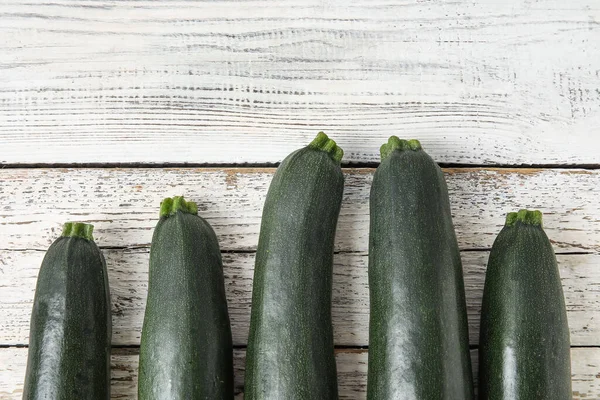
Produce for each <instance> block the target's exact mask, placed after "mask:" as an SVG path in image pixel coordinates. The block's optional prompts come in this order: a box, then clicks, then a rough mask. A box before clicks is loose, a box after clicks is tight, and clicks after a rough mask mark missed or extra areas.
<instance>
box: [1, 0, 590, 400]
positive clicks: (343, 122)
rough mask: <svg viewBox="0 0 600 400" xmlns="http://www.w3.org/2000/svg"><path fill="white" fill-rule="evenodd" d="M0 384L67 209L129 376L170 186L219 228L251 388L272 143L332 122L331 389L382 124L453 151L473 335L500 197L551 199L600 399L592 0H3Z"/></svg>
mask: <svg viewBox="0 0 600 400" xmlns="http://www.w3.org/2000/svg"><path fill="white" fill-rule="evenodd" d="M0 21H2V22H1V23H0V71H1V73H0V141H1V142H0V143H1V144H0V163H1V164H2V166H3V167H4V168H3V169H0V398H2V399H19V398H20V397H21V394H22V386H23V376H24V369H25V362H26V355H27V343H28V335H29V316H30V311H31V306H32V299H33V295H34V288H35V282H36V276H37V273H38V269H39V266H40V263H41V260H42V258H43V256H44V252H45V250H46V249H47V247H48V246H49V244H50V243H51V242H52V241H53V240H54V239H55V238H56V237H57V236H58V235H59V232H60V229H61V224H62V223H63V222H65V221H67V220H79V221H85V222H89V223H92V224H94V225H95V227H96V229H95V236H96V241H97V243H98V244H99V245H100V246H101V247H102V248H103V251H104V254H105V255H106V258H107V263H108V267H109V273H110V285H111V294H112V305H113V326H114V327H113V370H112V396H113V398H122V399H135V398H136V397H137V396H136V379H137V358H138V346H139V341H140V330H141V324H142V317H143V310H144V304H145V298H146V289H147V268H148V250H149V244H150V238H151V234H152V230H153V227H154V225H155V223H156V220H157V216H158V207H159V203H160V200H161V199H162V198H163V197H166V196H173V195H181V194H183V195H185V196H186V197H187V198H190V199H192V200H194V201H197V202H198V203H199V205H200V210H201V211H200V213H201V215H202V216H203V217H205V218H206V219H207V220H208V221H209V222H210V223H211V224H212V225H213V227H214V228H215V230H216V232H217V234H218V236H219V239H220V243H221V247H222V250H223V258H224V262H225V274H226V285H227V294H228V301H229V308H230V315H231V319H232V327H233V335H234V343H235V347H236V350H235V357H236V392H237V393H239V397H240V398H241V397H242V396H243V395H242V393H243V374H244V354H245V345H246V341H247V334H248V323H249V316H250V296H251V289H252V274H253V262H254V250H255V249H256V244H257V238H258V230H259V225H260V216H261V209H262V204H263V200H264V197H265V194H266V190H267V188H268V185H269V182H270V179H271V176H272V174H273V171H274V168H273V167H275V166H276V164H277V163H278V162H279V161H281V160H282V158H283V157H285V155H287V154H288V153H289V152H290V151H292V150H294V149H296V148H298V147H300V146H303V145H305V144H306V143H307V142H308V141H310V140H311V139H312V137H313V136H314V135H315V133H316V132H317V131H318V130H321V129H322V130H325V131H326V132H327V133H328V134H330V136H331V137H332V138H334V139H335V140H337V141H338V143H339V144H340V146H341V147H343V148H344V150H345V151H346V155H345V158H344V163H345V164H344V166H345V167H346V168H345V170H344V172H345V175H346V189H345V195H344V204H343V208H342V213H341V217H340V222H339V227H338V235H337V242H336V255H335V267H334V275H335V276H334V295H333V296H334V299H333V319H334V321H333V322H334V326H335V342H336V345H337V360H338V369H339V371H338V373H339V383H340V394H341V397H342V398H344V399H363V398H365V383H366V380H365V373H366V369H367V351H368V334H367V332H368V329H367V328H368V306H369V299H368V288H367V237H368V219H369V217H368V194H369V187H370V183H371V179H372V173H373V167H375V166H376V165H377V162H378V151H377V149H378V147H379V146H380V145H381V144H382V143H383V142H384V141H386V140H387V138H388V136H389V135H391V134H396V135H398V136H400V137H404V138H417V139H420V140H421V142H422V144H423V146H424V148H425V149H426V150H427V151H428V152H429V153H430V154H431V155H432V156H433V157H434V159H435V160H436V161H438V162H440V163H441V164H442V165H443V166H444V167H445V169H444V171H445V173H446V178H447V180H448V185H449V189H450V197H451V202H452V210H453V213H454V222H455V225H456V230H457V235H458V240H459V244H460V247H461V249H462V258H463V263H464V273H465V282H466V290H467V301H468V311H469V323H470V335H471V345H472V349H473V350H472V355H473V359H474V361H475V364H476V363H477V356H476V353H477V342H478V330H479V329H478V325H479V310H480V303H481V295H482V289H483V282H484V274H485V267H486V262H487V258H488V254H489V249H490V246H491V244H492V242H493V240H494V238H495V236H496V234H497V233H498V232H499V230H500V229H501V226H502V225H503V220H504V216H505V214H506V213H507V212H509V211H514V210H517V209H519V208H523V207H527V208H537V209H540V210H541V211H542V212H543V213H544V219H545V227H546V231H547V233H548V235H549V237H550V238H551V240H552V241H553V244H554V248H555V250H556V253H557V258H558V261H559V266H560V272H561V276H562V281H563V287H564V291H565V297H566V302H567V308H568V316H569V325H570V329H571V343H572V369H573V397H574V398H576V399H591V398H596V399H597V398H600V208H599V207H598V199H599V198H600V170H598V169H599V168H600V22H599V21H600V4H599V3H598V2H597V1H596V0H572V1H569V2H565V1H557V0H537V1H519V0H506V1H491V0H484V1H478V2H456V1H444V0H410V1H407V0H400V1H390V0H361V1H354V2H352V1H351V2H348V1H337V0H295V1H284V0H271V1H266V0H239V1H234V0H219V1H184V0H168V1H167V0H162V1H149V0H148V1H144V0H140V1H131V0H112V1H109V0H95V1H92V0H87V1H82V0H53V1H50V2H48V1H37V0H30V1H25V0H3V1H2V2H1V3H0Z"/></svg>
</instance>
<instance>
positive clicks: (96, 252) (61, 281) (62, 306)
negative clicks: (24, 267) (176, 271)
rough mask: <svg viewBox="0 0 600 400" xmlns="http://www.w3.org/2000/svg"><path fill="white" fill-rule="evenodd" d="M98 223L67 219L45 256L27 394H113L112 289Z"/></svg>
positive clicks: (47, 396)
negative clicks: (97, 240)
mask: <svg viewBox="0 0 600 400" xmlns="http://www.w3.org/2000/svg"><path fill="white" fill-rule="evenodd" d="M93 228H94V227H93V226H92V225H89V224H84V223H79V222H76V223H71V222H68V223H66V224H65V225H64V229H63V233H62V235H61V237H59V238H58V239H56V241H54V243H52V245H51V246H50V248H49V249H48V251H47V253H46V256H45V257H44V261H43V262H42V266H41V268H40V272H39V275H38V279H37V286H36V289H35V298H34V300H33V311H32V313H31V331H30V334H29V354H28V360H27V371H26V373H25V387H24V389H23V399H26V400H29V399H82V400H85V399H94V400H96V399H97V400H106V399H109V398H110V346H111V319H110V294H109V288H108V276H107V271H106V263H105V262H104V257H103V256H102V253H101V252H100V249H99V248H98V246H96V243H94V239H93V236H92V230H93Z"/></svg>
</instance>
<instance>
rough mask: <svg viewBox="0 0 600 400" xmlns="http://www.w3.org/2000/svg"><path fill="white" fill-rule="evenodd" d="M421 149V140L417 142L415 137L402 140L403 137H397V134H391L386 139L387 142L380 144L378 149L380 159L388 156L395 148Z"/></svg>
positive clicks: (403, 149)
mask: <svg viewBox="0 0 600 400" xmlns="http://www.w3.org/2000/svg"><path fill="white" fill-rule="evenodd" d="M421 149H422V147H421V142H419V141H418V140H417V139H410V140H404V139H400V138H398V136H394V135H392V136H390V138H389V139H388V142H387V143H384V144H383V145H382V146H381V148H380V149H379V152H380V154H381V160H382V161H383V160H385V159H386V158H388V157H389V156H390V155H391V154H392V153H393V152H394V151H395V150H398V151H406V150H412V151H417V150H421Z"/></svg>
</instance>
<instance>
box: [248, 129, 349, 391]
mask: <svg viewBox="0 0 600 400" xmlns="http://www.w3.org/2000/svg"><path fill="white" fill-rule="evenodd" d="M342 154H343V152H342V150H341V149H340V148H339V147H338V146H337V145H336V144H335V142H334V141H333V140H331V139H329V138H328V137H327V135H325V134H324V133H319V135H318V136H317V137H316V138H315V140H314V141H313V142H312V143H311V144H310V145H308V146H307V147H305V148H302V149H300V150H297V151H295V152H293V153H292V154H290V155H289V156H288V157H287V158H286V159H285V160H284V161H283V162H282V163H281V165H280V166H279V168H278V169H277V172H276V173H275V175H274V177H273V180H272V182H271V186H270V187H269V191H268V193H267V198H266V200H265V205H264V209H263V217H262V225H261V229H260V237H259V241H258V250H257V253H256V266H255V270H254V287H253V293H252V313H251V322H250V338H249V339H248V353H247V358H246V377H245V393H244V398H245V399H246V400H256V399H265V400H267V399H268V400H273V399H285V400H295V399H307V400H308V399H310V400H312V399H319V400H327V399H337V397H338V391H337V379H336V365H335V357H334V347H333V329H332V325H331V281H332V267H333V242H334V237H335V230H336V225H337V219H338V215H339V212H340V206H341V202H342V193H343V187H344V178H343V175H342V171H341V168H340V160H341V158H342Z"/></svg>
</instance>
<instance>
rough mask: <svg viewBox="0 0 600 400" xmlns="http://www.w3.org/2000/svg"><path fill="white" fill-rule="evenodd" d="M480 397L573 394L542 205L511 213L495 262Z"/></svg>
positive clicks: (487, 293) (490, 270)
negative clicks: (543, 225)
mask: <svg viewBox="0 0 600 400" xmlns="http://www.w3.org/2000/svg"><path fill="white" fill-rule="evenodd" d="M479 345H480V348H479V393H480V398H481V399H506V400H508V399H510V400H529V399H544V400H553V399H557V400H558V399H565V400H566V399H571V398H572V393H571V361H570V348H569V347H570V342H569V326H568V323H567V312H566V308H565V300H564V296H563V291H562V285H561V282H560V276H559V272H558V265H557V264H556V257H555V256H554V250H553V249H552V245H551V244H550V240H548V237H547V236H546V233H545V232H544V230H543V229H542V214H541V213H540V212H539V211H527V210H520V211H519V212H518V213H509V214H508V215H507V217H506V224H505V226H504V228H503V229H502V230H501V231H500V234H499V235H498V237H497V238H496V240H495V241H494V245H493V246H492V251H491V253H490V259H489V262H488V267H487V272H486V277H485V287H484V291H483V306H482V311H481V331H480V339H479Z"/></svg>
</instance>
